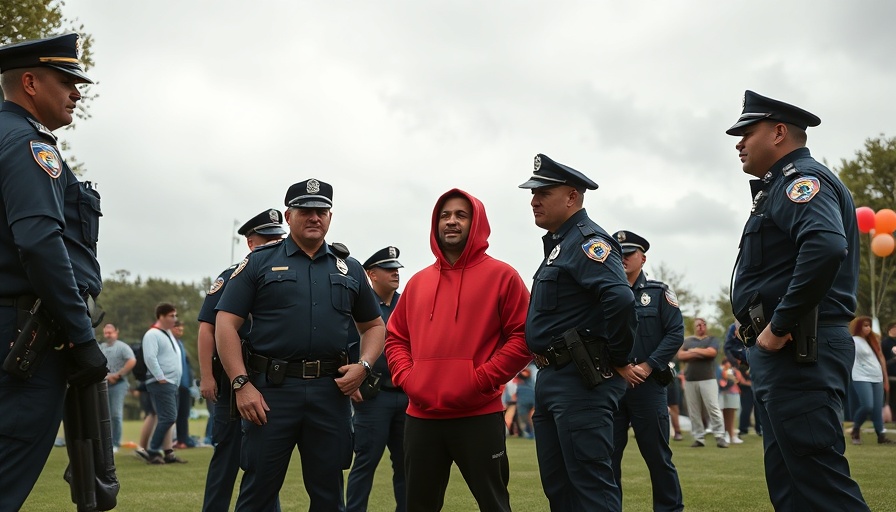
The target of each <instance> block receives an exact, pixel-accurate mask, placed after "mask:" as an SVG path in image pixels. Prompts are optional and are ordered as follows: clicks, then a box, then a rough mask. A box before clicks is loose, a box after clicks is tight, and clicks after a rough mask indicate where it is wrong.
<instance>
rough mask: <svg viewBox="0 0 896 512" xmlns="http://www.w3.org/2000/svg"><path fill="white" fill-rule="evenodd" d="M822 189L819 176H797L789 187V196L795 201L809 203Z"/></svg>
mask: <svg viewBox="0 0 896 512" xmlns="http://www.w3.org/2000/svg"><path fill="white" fill-rule="evenodd" d="M819 190H821V184H820V183H819V182H818V178H814V177H812V176H808V177H805V178H797V179H795V180H793V183H791V184H790V186H789V187H787V198H788V199H790V200H791V201H793V202H794V203H808V202H809V201H811V200H812V198H813V197H815V194H817V193H818V191H819Z"/></svg>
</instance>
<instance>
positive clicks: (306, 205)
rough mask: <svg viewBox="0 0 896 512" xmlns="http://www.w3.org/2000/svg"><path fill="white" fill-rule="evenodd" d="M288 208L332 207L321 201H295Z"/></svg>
mask: <svg viewBox="0 0 896 512" xmlns="http://www.w3.org/2000/svg"><path fill="white" fill-rule="evenodd" d="M289 207H290V208H332V207H333V205H332V204H330V203H325V202H323V201H296V202H295V203H294V204H290V205H289Z"/></svg>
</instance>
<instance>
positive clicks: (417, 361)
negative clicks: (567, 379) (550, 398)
mask: <svg viewBox="0 0 896 512" xmlns="http://www.w3.org/2000/svg"><path fill="white" fill-rule="evenodd" d="M489 233H491V228H490V227H489V224H488V219H487V218H486V215H485V207H484V206H483V205H482V202H480V201H479V200H478V199H476V198H475V197H473V196H471V195H470V194H468V193H466V192H464V191H462V190H458V189H453V190H450V191H448V192H446V193H445V194H444V195H442V197H440V198H439V200H438V201H437V202H436V206H435V208H434V209H433V214H432V231H431V233H430V237H429V245H430V247H431V248H432V252H433V254H435V256H436V262H435V263H434V264H433V265H432V266H430V267H427V268H425V269H423V270H421V271H420V272H418V273H417V274H415V275H414V276H413V277H412V278H411V279H410V281H409V282H408V284H407V286H406V287H405V290H404V293H403V294H402V296H401V300H400V301H399V302H398V305H397V306H396V308H395V311H394V312H393V313H392V316H391V318H390V319H389V324H388V328H387V330H388V333H387V337H386V358H387V360H388V361H389V370H391V372H392V380H393V382H394V383H395V385H397V386H400V387H401V388H402V389H403V390H404V391H405V393H407V395H408V398H409V401H408V411H407V413H408V418H407V421H406V427H405V472H406V477H407V507H408V510H411V511H422V510H426V511H429V510H440V509H441V508H442V505H443V503H444V498H445V488H446V487H447V486H448V478H449V475H450V470H451V463H452V462H454V463H456V464H457V466H458V468H459V469H460V471H461V473H462V474H463V475H464V480H466V482H467V485H468V486H469V488H470V491H471V492H472V494H473V497H474V498H475V499H476V502H477V503H478V504H479V508H480V510H490V511H509V510H510V495H509V493H508V492H507V482H508V480H509V478H510V469H509V464H508V461H507V451H506V445H505V441H504V428H505V426H504V418H503V409H504V406H503V404H502V403H501V391H502V389H503V387H504V384H505V383H506V382H507V381H509V380H510V379H512V378H513V376H514V375H516V374H517V372H519V371H520V370H522V369H523V368H524V367H525V366H526V365H527V364H528V363H529V361H530V360H531V355H530V354H529V350H528V349H527V348H526V340H525V338H524V329H525V324H526V309H527V307H528V304H529V292H528V290H527V289H526V286H525V284H524V283H523V280H522V279H521V278H520V276H519V274H517V272H516V271H515V270H514V269H513V268H512V267H511V266H510V265H507V264H506V263H504V262H501V261H498V260H496V259H494V258H492V257H491V256H488V255H487V254H486V253H485V250H486V249H487V248H488V235H489Z"/></svg>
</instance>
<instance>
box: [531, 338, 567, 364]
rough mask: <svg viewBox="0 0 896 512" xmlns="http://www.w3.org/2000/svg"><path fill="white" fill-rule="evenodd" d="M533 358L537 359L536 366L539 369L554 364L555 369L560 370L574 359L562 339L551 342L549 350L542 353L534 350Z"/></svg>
mask: <svg viewBox="0 0 896 512" xmlns="http://www.w3.org/2000/svg"><path fill="white" fill-rule="evenodd" d="M532 358H533V359H534V360H535V366H537V367H538V369H539V370H542V369H544V368H547V367H548V366H553V367H554V369H555V370H559V369H560V368H563V367H564V366H566V365H567V364H569V363H570V361H572V356H571V355H570V353H569V349H567V348H566V345H565V344H564V343H563V341H562V340H561V341H559V342H555V343H553V344H551V345H550V346H549V347H548V348H547V350H545V351H544V352H542V353H535V352H533V353H532Z"/></svg>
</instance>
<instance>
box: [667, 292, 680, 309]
mask: <svg viewBox="0 0 896 512" xmlns="http://www.w3.org/2000/svg"><path fill="white" fill-rule="evenodd" d="M666 302H668V303H669V305H670V306H672V307H673V308H677V307H678V296H677V295H675V292H673V291H672V290H670V289H668V288H666Z"/></svg>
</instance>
